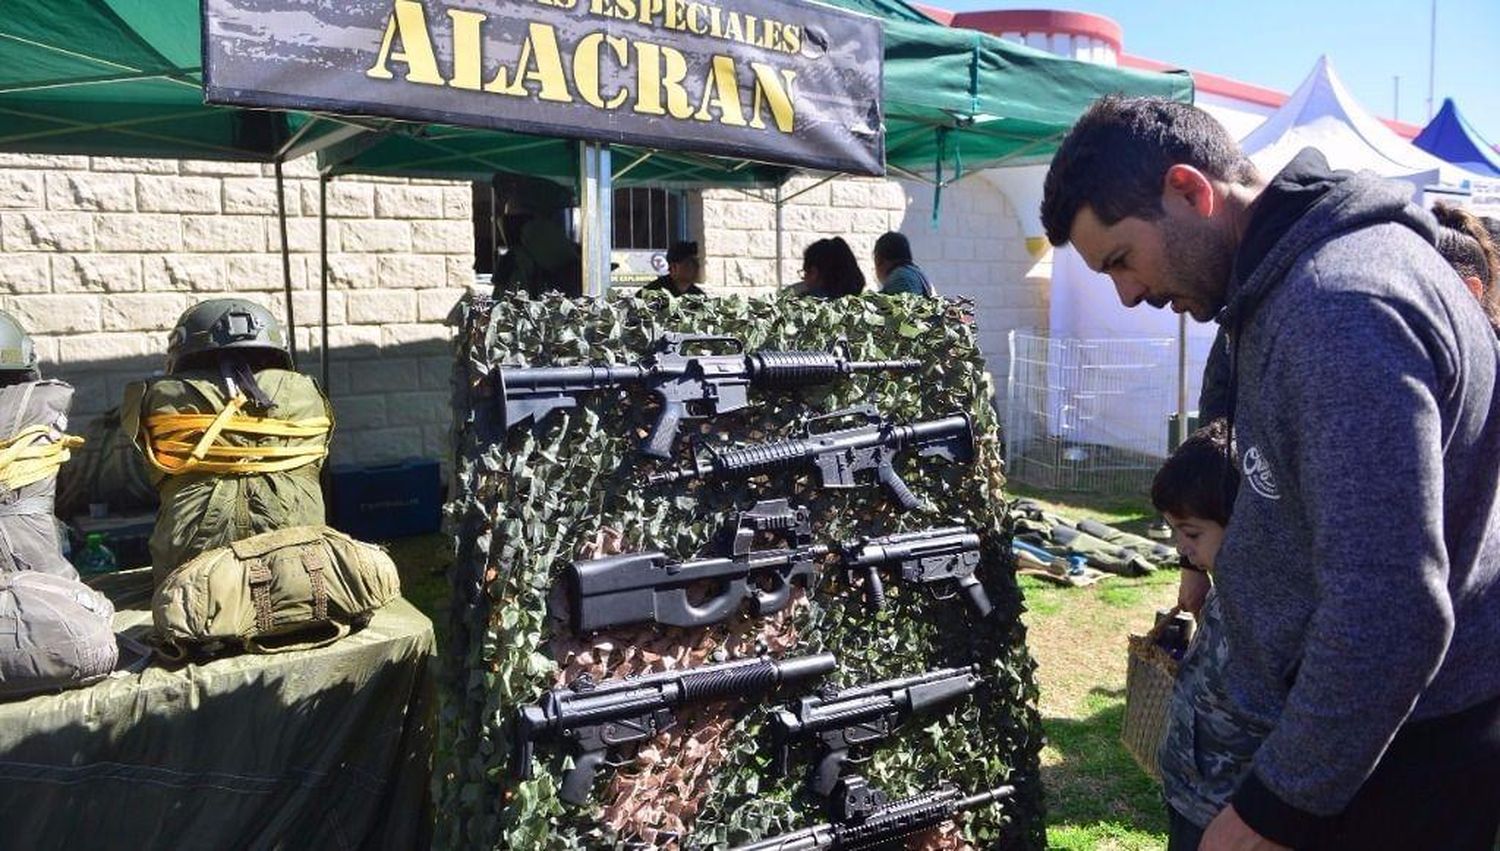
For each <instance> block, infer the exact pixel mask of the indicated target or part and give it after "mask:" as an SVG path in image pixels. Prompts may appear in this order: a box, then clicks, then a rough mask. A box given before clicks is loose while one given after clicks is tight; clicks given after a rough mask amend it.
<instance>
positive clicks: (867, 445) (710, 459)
mask: <svg viewBox="0 0 1500 851" xmlns="http://www.w3.org/2000/svg"><path fill="white" fill-rule="evenodd" d="M849 417H858V418H861V419H863V420H864V421H865V424H864V425H860V426H855V427H853V428H843V429H836V430H830V431H815V430H814V424H815V423H822V422H826V421H829V420H842V419H845V418H849ZM801 431H802V434H801V436H800V437H796V438H792V439H791V440H780V441H775V442H772V443H762V444H759V445H755V446H746V447H743V448H741V449H722V450H713V449H710V450H707V451H706V456H705V455H703V454H699V453H698V452H697V451H696V450H695V452H694V457H693V463H692V465H691V466H689V467H684V468H683V469H680V470H669V471H667V472H663V473H654V474H652V475H651V476H649V477H648V478H647V481H648V482H650V483H653V484H654V483H660V482H676V481H679V480H681V479H699V478H701V479H727V478H739V479H746V478H749V477H751V476H755V475H759V474H761V473H769V472H772V471H774V470H780V469H785V468H791V467H800V466H804V465H808V464H810V465H812V466H813V467H814V468H815V469H816V470H817V471H818V476H819V480H820V481H821V483H822V485H823V487H825V488H852V487H857V486H858V485H859V484H860V482H859V481H858V479H857V476H858V475H859V474H860V473H863V472H865V471H866V470H869V471H873V472H874V474H875V481H877V482H879V483H880V484H882V485H884V486H885V488H886V490H888V491H889V492H890V494H891V496H892V497H894V498H895V500H896V502H897V503H899V504H900V505H901V507H902V508H904V509H911V508H916V507H917V506H919V505H921V504H922V501H921V500H919V499H917V497H916V495H915V494H913V493H912V492H911V489H910V488H908V487H907V486H906V482H903V481H902V480H901V477H900V476H898V475H897V474H896V468H895V467H894V466H893V465H892V461H893V460H894V459H895V457H896V455H897V454H898V453H899V452H901V451H902V450H904V449H907V448H915V449H916V450H917V454H919V455H922V456H933V455H936V456H938V457H942V458H946V459H948V460H949V461H969V460H971V459H973V457H974V425H973V423H972V422H971V421H970V419H969V416H968V415H967V414H952V415H950V416H947V417H944V418H942V419H940V420H931V421H928V422H918V423H912V424H911V425H895V424H894V423H888V422H886V420H885V418H884V417H882V416H881V415H880V413H879V412H878V411H876V410H875V408H874V407H873V406H870V405H861V406H859V407H855V408H848V409H846V410H842V411H835V412H833V413H831V414H824V415H823V416H819V417H812V418H810V419H808V420H807V421H806V422H805V423H804V425H803V426H802V429H801Z"/></svg>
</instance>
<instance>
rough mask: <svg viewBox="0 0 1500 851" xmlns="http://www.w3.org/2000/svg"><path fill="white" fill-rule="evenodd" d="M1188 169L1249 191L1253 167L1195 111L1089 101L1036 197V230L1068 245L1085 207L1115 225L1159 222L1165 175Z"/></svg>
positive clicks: (1153, 102)
mask: <svg viewBox="0 0 1500 851" xmlns="http://www.w3.org/2000/svg"><path fill="white" fill-rule="evenodd" d="M1179 164H1181V165H1190V166H1192V167H1194V168H1196V169H1198V170H1199V171H1201V172H1203V173H1204V174H1205V175H1207V176H1208V177H1209V178H1212V179H1214V180H1222V181H1228V182H1231V183H1239V184H1242V185H1246V186H1248V185H1250V184H1252V183H1254V182H1255V181H1256V180H1257V179H1258V175H1257V174H1256V171H1255V166H1254V165H1252V164H1251V162H1250V160H1248V159H1246V158H1245V155H1244V154H1243V153H1241V151H1240V148H1239V145H1236V144H1235V142H1234V139H1233V138H1231V137H1230V135H1229V132H1228V131H1227V130H1225V129H1224V127H1223V125H1221V124H1220V123H1219V122H1217V121H1215V120H1214V119H1213V117H1212V116H1210V115H1209V114H1208V113H1206V112H1204V111H1203V110H1201V109H1198V108H1197V107H1195V106H1192V105H1190V104H1185V103H1179V102H1177V101H1174V100H1167V99H1166V98H1157V97H1140V98H1125V97H1119V96H1118V95H1110V96H1108V97H1103V98H1100V99H1099V100H1097V101H1094V104H1093V105H1092V106H1090V107H1089V108H1088V110H1087V111H1085V112H1084V113H1083V116H1082V117H1081V118H1079V119H1078V123H1077V124H1075V125H1073V129H1072V130H1069V131H1068V135H1067V136H1066V137H1065V138H1064V139H1063V141H1062V145H1061V147H1059V148H1058V149H1057V154H1056V156H1054V157H1053V158H1052V167H1051V168H1049V169H1048V170H1047V182H1046V184H1045V186H1044V188H1043V195H1042V224H1043V226H1044V227H1046V229H1047V239H1048V240H1050V241H1051V243H1052V244H1053V245H1066V244H1067V242H1068V235H1069V234H1070V233H1071V232H1072V230H1073V220H1074V219H1075V218H1077V216H1078V212H1079V211H1080V210H1082V209H1083V208H1084V207H1089V208H1091V209H1092V210H1093V211H1094V215H1096V216H1098V217H1099V221H1101V222H1103V223H1104V224H1106V225H1113V224H1115V223H1116V222H1118V221H1120V220H1121V219H1124V218H1126V217H1128V216H1134V217H1136V218H1139V219H1145V220H1147V221H1155V220H1156V219H1158V218H1160V217H1161V215H1162V206H1161V194H1162V183H1163V181H1164V180H1165V179H1166V176H1167V169H1169V168H1171V167H1172V166H1174V165H1179Z"/></svg>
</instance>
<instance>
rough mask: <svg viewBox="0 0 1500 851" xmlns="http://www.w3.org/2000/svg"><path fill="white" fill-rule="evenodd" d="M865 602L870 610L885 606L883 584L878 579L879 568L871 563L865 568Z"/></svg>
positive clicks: (878, 609) (873, 610)
mask: <svg viewBox="0 0 1500 851" xmlns="http://www.w3.org/2000/svg"><path fill="white" fill-rule="evenodd" d="M865 603H866V604H867V605H868V606H869V608H870V611H872V612H878V611H880V610H881V609H883V608H885V585H884V584H882V583H881V581H880V569H879V568H877V567H876V566H875V565H873V564H872V565H870V566H869V567H866V568H865Z"/></svg>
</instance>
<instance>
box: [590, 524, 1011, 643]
mask: <svg viewBox="0 0 1500 851" xmlns="http://www.w3.org/2000/svg"><path fill="white" fill-rule="evenodd" d="M764 532H779V533H782V534H783V536H784V544H785V546H781V547H776V548H772V549H755V548H754V542H755V539H756V536H757V535H759V534H761V533H764ZM811 537H812V525H811V523H810V521H809V519H808V514H807V509H805V508H799V507H793V506H792V505H791V504H790V503H788V501H787V500H784V499H776V500H765V501H762V502H757V503H756V504H755V506H754V507H753V508H751V509H750V510H749V511H745V512H742V513H741V514H740V515H739V517H738V520H737V521H736V525H735V526H734V527H733V545H732V548H731V552H730V554H729V555H728V556H715V557H710V558H700V559H692V560H690V561H682V562H679V561H673V560H672V559H671V558H669V557H668V556H667V555H666V554H665V553H663V552H660V551H659V550H650V551H646V552H639V553H624V554H621V555H612V556H604V557H602V558H595V559H587V560H585V561H578V562H574V563H573V564H572V565H571V566H570V567H569V568H568V570H567V572H566V573H565V574H564V582H565V585H566V587H567V589H568V598H569V603H570V608H571V609H572V613H571V616H572V622H573V628H574V629H575V630H577V631H579V632H588V631H590V630H596V629H605V628H607V627H612V626H622V625H624V624H631V623H643V622H652V623H659V624H666V625H668V626H682V627H694V626H707V625H709V624H715V623H720V622H722V621H724V620H726V619H728V618H729V617H731V616H732V615H734V614H735V613H736V612H738V611H740V610H741V609H742V608H744V607H746V606H747V605H748V607H749V610H750V612H751V613H752V614H753V615H755V616H757V617H759V616H763V615H769V614H773V613H775V612H779V611H781V610H782V609H784V608H786V606H787V604H788V603H789V602H790V601H791V593H792V588H793V587H794V586H797V585H800V586H801V587H802V588H803V590H805V591H811V590H812V589H813V588H815V587H816V586H817V584H818V580H819V577H820V575H821V559H823V558H824V557H825V556H827V555H828V554H829V553H830V552H835V553H837V554H838V556H839V559H840V561H841V562H842V564H844V565H845V566H846V567H847V568H849V569H851V570H855V571H859V572H860V573H861V574H863V575H864V578H865V591H866V599H867V601H868V602H869V604H870V606H871V608H872V609H875V610H878V609H880V608H881V607H882V606H883V605H884V603H885V588H884V586H883V585H882V584H881V581H880V575H879V571H880V570H881V569H884V568H891V567H894V568H896V569H897V570H898V571H899V572H898V574H897V575H898V577H899V579H900V580H901V581H903V582H908V583H911V584H915V585H920V586H923V587H926V588H930V589H937V588H938V587H940V586H945V585H952V584H956V586H957V587H958V588H960V589H962V590H963V591H964V592H965V594H966V596H967V599H968V601H969V605H970V606H971V607H973V609H974V610H975V612H976V613H977V614H978V615H979V617H985V616H987V615H988V614H989V613H990V611H991V609H992V608H993V607H992V606H991V605H990V600H989V597H988V596H987V595H986V594H985V592H984V588H983V587H982V586H981V585H980V584H979V580H977V579H975V578H974V568H975V565H977V564H978V563H979V536H978V535H976V534H974V533H973V532H970V531H969V530H968V529H966V528H963V527H961V526H960V527H953V528H947V529H932V530H928V531H925V532H908V533H905V534H900V535H889V536H886V537H883V538H861V539H859V540H857V541H852V542H849V543H846V544H839V545H836V546H832V547H830V546H825V545H822V544H813V543H811ZM697 588H704V589H707V590H705V591H704V593H701V594H695V593H694V591H695V589H697ZM947 596H950V597H951V596H954V595H953V594H948V595H947Z"/></svg>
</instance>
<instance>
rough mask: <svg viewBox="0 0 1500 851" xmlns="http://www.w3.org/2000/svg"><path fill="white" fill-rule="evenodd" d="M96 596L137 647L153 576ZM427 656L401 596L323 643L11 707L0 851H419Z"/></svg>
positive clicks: (429, 724)
mask: <svg viewBox="0 0 1500 851" xmlns="http://www.w3.org/2000/svg"><path fill="white" fill-rule="evenodd" d="M91 584H93V585H94V586H95V587H96V588H98V589H99V590H100V591H102V592H104V593H105V594H106V595H107V596H108V597H109V598H110V599H111V600H112V601H113V602H114V604H115V608H116V611H117V613H116V615H115V631H116V632H117V633H123V634H125V635H126V636H128V637H132V638H136V639H139V640H142V641H143V640H144V639H145V637H146V636H147V635H148V634H149V631H150V629H151V609H150V603H151V571H150V569H149V568H148V569H145V570H132V571H127V572H122V573H118V574H113V575H109V576H105V577H102V578H100V579H98V580H95V581H94V582H92V583H91ZM433 648H434V639H433V632H432V624H431V622H430V621H428V620H427V618H426V617H425V616H423V615H422V613H421V612H419V611H417V610H416V609H415V608H414V607H413V606H412V605H411V604H410V603H408V602H406V601H405V600H400V599H398V600H396V601H395V602H393V603H391V604H390V605H388V606H386V607H385V608H383V609H381V610H380V611H378V612H376V614H375V616H374V618H373V619H372V620H371V621H370V623H369V625H368V626H366V627H365V628H364V629H362V630H359V631H357V632H355V633H353V634H351V635H350V636H348V637H347V638H344V639H342V640H340V641H338V642H336V643H334V644H332V645H329V646H328V647H322V648H318V649H315V650H298V651H293V652H288V653H282V654H275V655H265V656H262V655H240V656H232V657H227V658H222V659H215V660H212V661H207V662H204V663H202V664H186V665H172V666H168V665H164V664H162V663H161V661H160V660H157V659H153V660H151V662H150V663H149V665H147V666H145V667H144V669H143V670H139V671H138V672H135V673H121V672H116V673H115V674H114V675H112V676H111V677H110V678H109V679H106V680H103V681H101V682H99V683H96V684H94V685H92V686H88V687H85V688H81V689H75V690H73V691H67V692H62V693H55V694H45V695H37V696H34V697H30V698H26V699H23V700H17V701H12V702H9V703H0V813H3V814H4V815H3V817H0V848H28V849H30V848H58V849H65V848H129V849H156V848H161V849H231V848H286V849H296V848H310V849H354V848H389V849H403V851H406V849H413V848H424V847H426V845H427V841H428V838H429V836H430V825H431V816H432V813H431V806H430V797H429V791H428V790H429V784H430V781H431V762H432V745H433V729H434V726H433V725H434V723H435V713H434V709H435V705H436V700H435V691H434V685H433V681H434V672H433V668H432V665H433V664H434V662H433ZM138 667H139V666H138Z"/></svg>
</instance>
